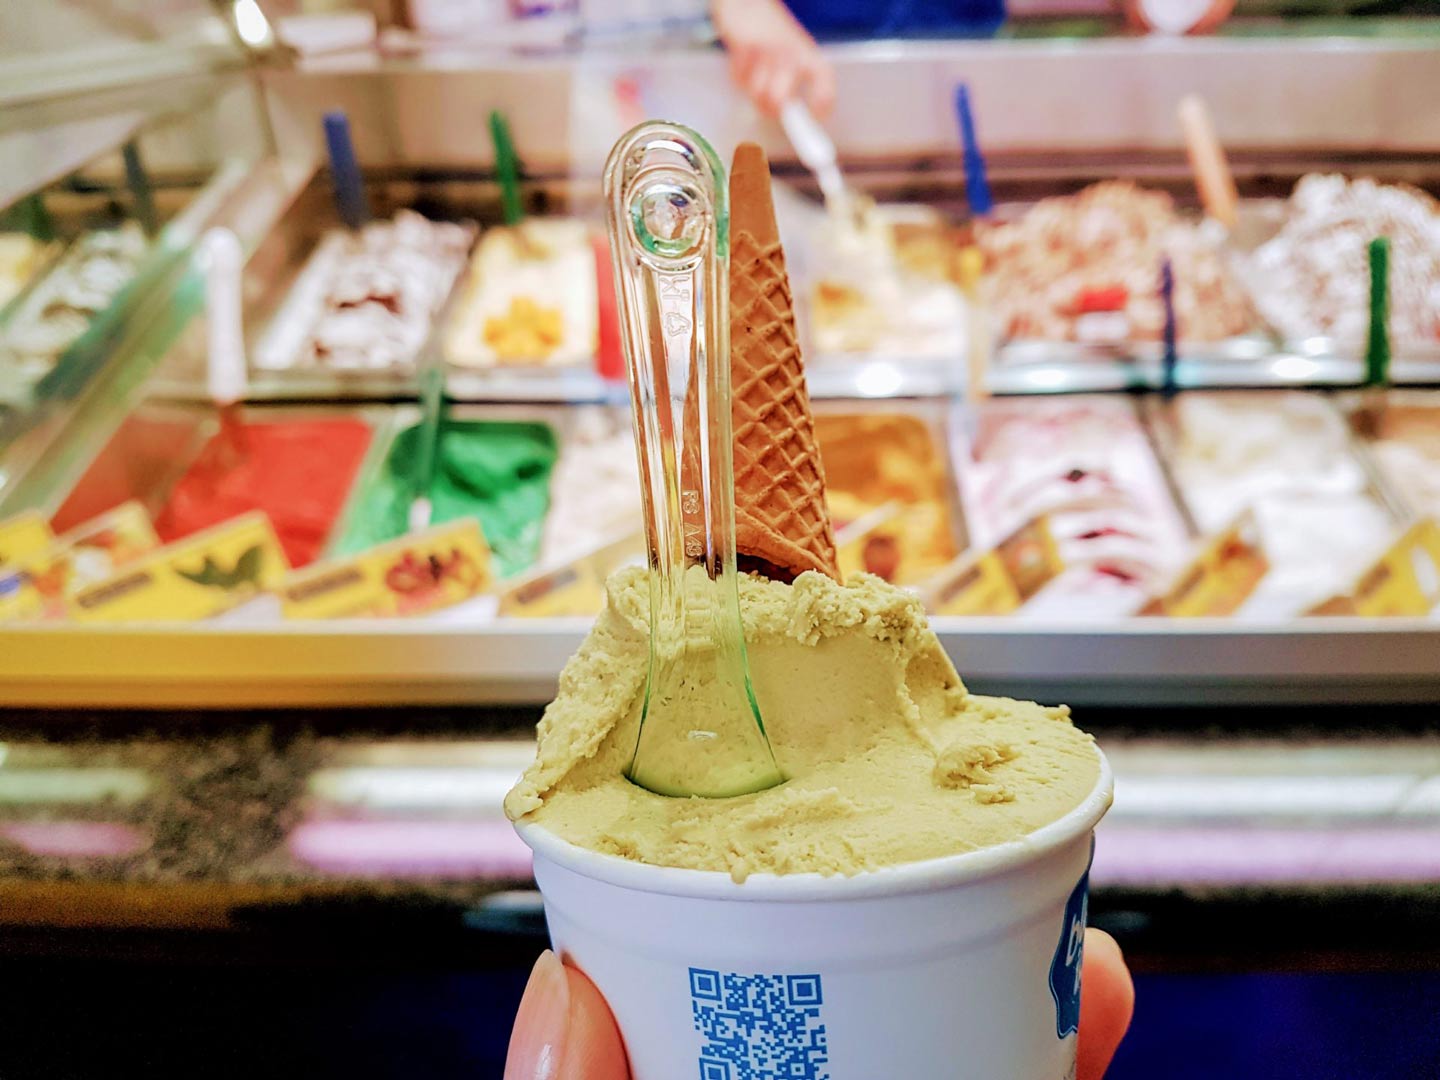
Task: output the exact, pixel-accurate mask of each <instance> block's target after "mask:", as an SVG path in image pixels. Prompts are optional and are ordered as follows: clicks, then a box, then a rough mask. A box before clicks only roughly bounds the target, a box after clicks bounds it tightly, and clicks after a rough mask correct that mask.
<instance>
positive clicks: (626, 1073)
mask: <svg viewBox="0 0 1440 1080" xmlns="http://www.w3.org/2000/svg"><path fill="white" fill-rule="evenodd" d="M629 1077H630V1067H629V1065H628V1063H627V1062H626V1060H625V1044H624V1043H623V1042H621V1040H620V1031H619V1029H618V1028H616V1026H615V1019H614V1017H612V1016H611V1015H610V1009H609V1007H608V1006H607V1005H606V1004H605V999H604V998H602V997H601V996H600V991H598V990H596V989H595V984H594V983H592V982H591V981H590V980H589V979H587V978H586V977H585V976H584V975H582V974H581V973H580V972H578V971H576V970H575V969H574V968H569V967H566V966H565V965H564V964H562V963H561V962H560V958H559V957H558V956H556V955H555V954H554V953H553V952H550V951H549V950H548V949H547V950H546V951H545V952H544V953H542V954H541V955H540V959H539V960H537V961H536V962H535V970H534V971H533V972H531V974H530V981H529V983H527V984H526V986H525V996H524V997H523V998H521V999H520V1012H519V1013H518V1014H517V1015H516V1017H515V1030H514V1031H513V1032H512V1033H511V1035H510V1053H509V1055H508V1057H507V1058H506V1060H505V1080H629Z"/></svg>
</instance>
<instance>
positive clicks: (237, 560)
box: [70, 511, 290, 622]
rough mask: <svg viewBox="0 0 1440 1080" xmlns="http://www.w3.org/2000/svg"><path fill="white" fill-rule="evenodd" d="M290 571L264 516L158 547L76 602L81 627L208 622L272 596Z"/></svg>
mask: <svg viewBox="0 0 1440 1080" xmlns="http://www.w3.org/2000/svg"><path fill="white" fill-rule="evenodd" d="M289 570H290V566H289V563H287V562H286V560H285V552H284V551H283V550H282V549H281V547H280V541H279V540H278V539H277V538H276V536H275V529H274V527H273V526H271V524H270V519H269V518H268V517H266V516H265V515H264V513H262V512H259V511H256V512H254V513H249V514H244V515H241V516H240V517H237V518H235V519H233V520H231V521H227V522H225V523H224V524H223V525H217V526H215V527H214V528H213V529H207V530H206V531H204V532H201V533H197V534H196V535H194V536H191V537H187V538H186V539H184V540H179V541H176V542H175V543H173V544H169V545H167V546H165V547H162V548H158V549H156V550H155V551H153V552H151V553H150V554H149V555H145V556H142V557H141V558H140V559H138V560H136V561H134V562H132V563H131V564H130V565H128V566H124V567H121V568H119V569H117V570H116V571H115V573H113V574H111V575H110V576H109V577H107V578H106V579H105V580H103V581H100V582H97V583H95V584H93V585H88V586H86V587H85V588H83V589H80V590H79V591H78V592H76V593H75V594H74V596H73V597H72V598H71V601H70V617H71V618H72V619H74V620H75V621H76V622H125V621H134V620H155V619H164V620H179V621H184V622H189V621H193V620H197V619H207V618H209V617H210V616H212V615H218V614H219V613H220V612H222V611H225V610H227V609H229V608H232V607H234V606H235V605H236V604H240V603H242V602H244V601H246V600H249V599H251V598H252V597H254V596H256V595H257V594H259V593H261V592H264V591H266V590H269V589H273V588H274V587H275V586H276V585H278V584H279V583H280V581H281V580H282V579H283V578H284V576H285V575H286V573H288V572H289Z"/></svg>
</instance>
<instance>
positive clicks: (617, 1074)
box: [558, 967, 630, 1080]
mask: <svg viewBox="0 0 1440 1080" xmlns="http://www.w3.org/2000/svg"><path fill="white" fill-rule="evenodd" d="M565 977H566V978H567V979H568V980H569V983H570V1022H571V1028H570V1052H569V1053H568V1054H567V1055H566V1059H565V1070H564V1071H563V1072H562V1073H560V1076H559V1077H558V1080H629V1078H630V1065H629V1061H628V1060H627V1058H626V1055H625V1043H624V1042H623V1041H622V1040H621V1038H620V1029H619V1028H617V1027H616V1026H615V1017H613V1016H612V1015H611V1014H610V1006H608V1005H606V1004H605V999H604V998H603V997H601V996H600V991H599V990H597V989H595V984H594V983H592V982H591V981H590V980H589V979H588V978H586V977H585V975H584V974H583V973H582V972H579V971H577V970H575V969H574V968H572V967H566V968H565Z"/></svg>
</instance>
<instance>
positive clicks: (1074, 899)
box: [1050, 840, 1095, 1039]
mask: <svg viewBox="0 0 1440 1080" xmlns="http://www.w3.org/2000/svg"><path fill="white" fill-rule="evenodd" d="M1090 858H1091V860H1092V861H1093V860H1094V858H1095V841H1094V840H1091V841H1090ZM1089 907H1090V867H1089V866H1088V865H1087V866H1086V868H1085V873H1084V874H1082V875H1081V876H1080V880H1079V881H1077V882H1076V883H1075V888H1074V890H1073V891H1071V893H1070V899H1069V900H1067V901H1065V920H1064V922H1063V923H1062V924H1061V926H1060V944H1058V945H1056V946H1055V958H1054V959H1053V960H1051V961H1050V996H1051V997H1053V998H1054V999H1055V1035H1056V1037H1057V1038H1060V1039H1063V1038H1066V1037H1067V1036H1070V1035H1074V1034H1075V1032H1076V1031H1078V1030H1079V1029H1080V965H1081V961H1082V960H1083V959H1084V957H1085V915H1086V912H1087V911H1088V909H1089Z"/></svg>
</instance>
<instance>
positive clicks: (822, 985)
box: [517, 749, 1114, 1080]
mask: <svg viewBox="0 0 1440 1080" xmlns="http://www.w3.org/2000/svg"><path fill="white" fill-rule="evenodd" d="M1096 754H1097V756H1098V757H1099V759H1100V762H1099V764H1100V768H1099V775H1098V778H1097V780H1096V782H1095V785H1094V787H1093V789H1092V790H1091V791H1090V793H1089V794H1088V795H1087V796H1086V797H1085V798H1084V799H1083V800H1082V801H1081V802H1080V803H1079V804H1078V805H1077V806H1075V807H1074V808H1073V809H1072V810H1070V811H1069V812H1067V813H1066V814H1064V815H1063V816H1062V817H1060V818H1058V819H1056V820H1055V821H1053V822H1051V823H1049V824H1047V825H1044V826H1042V827H1040V828H1038V829H1036V830H1034V831H1032V832H1030V833H1029V834H1028V835H1026V836H1024V837H1023V838H1021V839H1019V840H1016V841H1012V842H1009V843H1003V844H998V845H995V846H992V847H989V848H983V849H980V850H978V851H972V852H966V853H963V854H958V855H952V856H947V857H943V858H936V859H930V860H925V861H921V862H913V863H908V864H902V865H898V866H893V867H888V868H884V869H879V870H873V871H868V872H864V873H860V874H856V875H854V876H850V877H844V876H831V877H824V876H820V875H818V874H794V875H784V876H777V875H774V874H756V875H752V876H751V877H749V878H747V879H746V880H745V881H744V882H743V883H741V884H737V883H736V882H734V881H733V880H732V879H731V878H730V876H729V875H727V874H724V873H720V872H716V871H704V870H691V869H675V868H670V867H661V866H652V865H648V864H644V863H639V862H632V861H630V860H627V859H623V858H619V857H617V856H613V855H605V854H599V853H597V852H594V851H590V850H588V849H585V848H582V847H578V846H575V845H573V844H571V843H569V842H567V841H565V840H563V839H561V838H559V837H558V836H556V835H555V834H553V833H551V832H550V831H548V830H547V829H545V828H544V827H543V826H541V825H539V824H537V823H535V822H533V821H532V822H526V821H523V820H522V821H521V822H520V823H519V824H518V825H517V830H518V831H519V834H520V837H521V839H523V840H524V841H525V842H526V843H527V844H528V845H529V846H530V847H531V848H532V849H533V851H534V853H535V878H536V881H537V882H538V883H539V885H540V890H541V892H542V894H543V895H544V900H545V914H546V918H547V920H548V922H549V926H550V935H551V940H552V943H553V945H554V947H555V949H556V951H557V952H559V953H560V954H561V956H562V957H564V958H565V959H566V961H567V962H569V963H571V964H573V965H575V966H576V967H577V968H579V969H580V970H581V971H583V972H584V973H585V974H586V975H587V976H589V978H590V979H591V980H593V981H594V983H595V985H596V986H597V987H598V988H599V990H600V992H601V993H602V994H603V995H604V996H605V999H606V1000H607V1001H608V1002H609V1004H610V1008H611V1010H612V1011H613V1012H614V1015H615V1019H616V1022H617V1023H618V1025H619V1028H620V1032H621V1035H622V1036H623V1038H624V1040H625V1046H626V1049H627V1051H628V1053H629V1057H630V1067H631V1070H632V1073H633V1075H634V1077H635V1078H636V1080H675V1078H677V1077H693V1076H699V1077H701V1078H703V1080H739V1078H741V1077H747V1076H764V1075H771V1076H786V1077H797V1078H808V1080H821V1078H827V1080H881V1078H890V1077H929V1076H936V1075H939V1074H941V1073H942V1072H943V1073H944V1074H945V1075H957V1076H973V1077H1025V1078H1026V1080H1065V1078H1067V1077H1072V1076H1074V1069H1075V1046H1076V1030H1077V1026H1078V1023H1079V1008H1080V966H1081V955H1082V949H1083V942H1084V929H1085V917H1086V906H1087V890H1088V877H1089V866H1090V859H1091V854H1092V851H1093V831H1094V828H1095V826H1096V824H1097V823H1098V822H1099V820H1100V819H1101V818H1102V817H1103V816H1104V814H1105V812H1106V810H1107V809H1108V808H1109V806H1110V803H1111V799H1112V796H1113V788H1114V781H1113V777H1112V775H1111V771H1110V768H1109V765H1108V764H1107V762H1106V761H1105V758H1104V755H1103V754H1101V753H1100V751H1099V750H1098V749H1097V750H1096Z"/></svg>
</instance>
